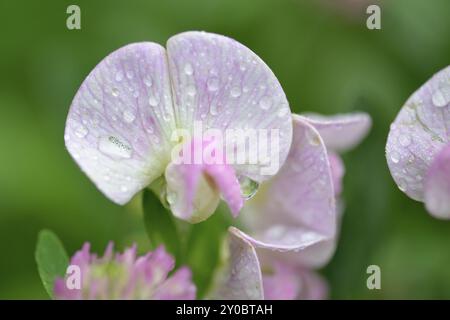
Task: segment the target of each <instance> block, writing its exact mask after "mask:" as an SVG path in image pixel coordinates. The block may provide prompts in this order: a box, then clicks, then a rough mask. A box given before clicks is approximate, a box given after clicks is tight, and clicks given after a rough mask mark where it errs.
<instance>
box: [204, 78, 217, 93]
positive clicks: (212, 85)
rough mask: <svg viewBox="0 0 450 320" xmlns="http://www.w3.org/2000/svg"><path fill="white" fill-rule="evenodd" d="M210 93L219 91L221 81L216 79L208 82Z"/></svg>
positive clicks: (210, 79)
mask: <svg viewBox="0 0 450 320" xmlns="http://www.w3.org/2000/svg"><path fill="white" fill-rule="evenodd" d="M206 86H207V87H208V90H209V91H217V90H218V89H219V79H217V78H216V77H212V78H209V79H208V81H207V82H206Z"/></svg>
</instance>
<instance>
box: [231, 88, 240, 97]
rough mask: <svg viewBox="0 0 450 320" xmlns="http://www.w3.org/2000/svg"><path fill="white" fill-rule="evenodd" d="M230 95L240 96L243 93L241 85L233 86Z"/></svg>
mask: <svg viewBox="0 0 450 320" xmlns="http://www.w3.org/2000/svg"><path fill="white" fill-rule="evenodd" d="M230 95H231V96H232V97H233V98H238V97H239V96H240V95H241V87H238V86H235V87H233V88H231V91H230Z"/></svg>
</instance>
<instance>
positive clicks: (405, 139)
mask: <svg viewBox="0 0 450 320" xmlns="http://www.w3.org/2000/svg"><path fill="white" fill-rule="evenodd" d="M398 143H400V145H401V146H402V147H407V146H409V145H410V144H411V138H410V137H409V136H407V135H400V136H399V137H398Z"/></svg>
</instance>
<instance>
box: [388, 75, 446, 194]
mask: <svg viewBox="0 0 450 320" xmlns="http://www.w3.org/2000/svg"><path fill="white" fill-rule="evenodd" d="M449 101H450V67H446V68H445V69H443V70H441V71H439V72H438V73H436V74H435V75H434V76H433V77H432V78H431V79H429V80H428V81H427V82H426V83H425V84H424V85H422V87H420V88H419V89H418V90H417V91H416V92H414V93H413V94H412V96H411V97H410V98H409V99H408V100H407V101H406V103H405V105H404V106H403V107H402V109H401V110H400V112H399V114H398V115H397V118H396V119H395V121H394V122H393V123H392V125H391V129H390V132H389V136H388V140H387V144H386V159H387V163H388V165H389V169H390V171H391V175H392V177H393V178H394V180H395V182H396V183H397V185H398V187H399V188H400V190H402V191H403V192H405V193H406V194H407V195H408V196H409V197H411V198H412V199H414V200H419V201H423V200H424V183H423V181H424V178H425V175H426V173H427V172H428V170H429V167H430V166H431V164H432V162H433V160H434V158H435V156H436V155H437V154H438V153H439V152H440V151H441V150H442V149H443V148H444V147H445V146H446V145H447V144H448V142H449V132H450V131H449V129H448V124H449V123H450V108H449Z"/></svg>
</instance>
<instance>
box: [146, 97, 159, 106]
mask: <svg viewBox="0 0 450 320" xmlns="http://www.w3.org/2000/svg"><path fill="white" fill-rule="evenodd" d="M158 103H159V98H157V97H156V96H153V95H151V96H150V97H149V98H148V104H149V105H150V106H152V107H156V106H157V105H158Z"/></svg>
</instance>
